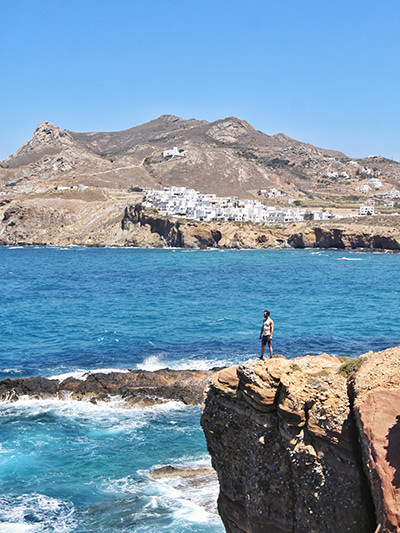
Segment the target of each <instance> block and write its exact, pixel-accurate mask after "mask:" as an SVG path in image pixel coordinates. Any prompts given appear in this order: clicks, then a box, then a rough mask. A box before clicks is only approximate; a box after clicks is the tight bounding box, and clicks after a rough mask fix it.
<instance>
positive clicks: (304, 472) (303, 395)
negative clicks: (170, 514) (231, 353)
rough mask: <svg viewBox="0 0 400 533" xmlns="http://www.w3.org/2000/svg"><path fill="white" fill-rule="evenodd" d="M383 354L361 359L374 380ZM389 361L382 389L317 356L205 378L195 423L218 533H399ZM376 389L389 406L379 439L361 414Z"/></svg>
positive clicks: (395, 380)
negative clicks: (209, 465) (220, 526)
mask: <svg viewBox="0 0 400 533" xmlns="http://www.w3.org/2000/svg"><path fill="white" fill-rule="evenodd" d="M387 352H388V351H385V352H381V353H380V354H369V355H368V356H365V358H364V359H363V360H362V361H363V362H364V364H363V365H362V368H363V367H364V368H365V369H366V370H365V369H364V370H363V372H364V373H365V372H366V373H367V374H368V376H369V375H371V374H372V375H375V376H377V369H379V368H380V366H381V365H382V364H384V363H385V360H387V357H388V356H387ZM399 357H400V348H397V349H393V355H392V356H391V361H392V363H393V364H392V365H391V368H390V370H389V371H387V370H385V372H386V375H390V376H391V377H390V379H389V378H387V379H386V381H384V380H382V379H375V380H372V381H371V380H369V381H367V380H366V378H365V374H361V373H360V378H359V377H358V375H357V374H356V376H355V377H354V375H353V374H351V375H350V377H349V376H346V375H343V374H342V372H341V368H342V361H340V360H339V359H338V358H336V357H330V356H328V355H326V354H324V355H321V356H318V357H310V356H307V357H301V358H296V359H292V360H286V359H283V358H282V359H281V358H277V359H270V360H267V361H258V360H249V361H247V362H246V363H244V364H242V365H241V366H239V367H230V368H228V369H225V370H222V371H221V372H219V373H218V374H217V375H215V376H214V377H213V379H212V383H211V385H210V388H209V390H208V393H207V396H206V399H205V403H204V407H203V413H202V425H203V428H204V432H205V435H206V439H207V445H208V449H209V452H210V454H211V457H212V461H213V466H214V468H215V469H216V471H217V473H218V477H219V482H220V496H219V501H218V506H219V512H220V514H221V517H222V519H223V521H224V524H225V527H226V530H227V531H228V532H232V533H236V532H237V533H239V532H248V533H264V532H265V533H267V532H272V533H274V532H277V533H283V532H296V533H298V532H304V533H305V532H315V533H323V532H324V533H325V532H332V533H340V532H345V531H352V532H355V533H356V532H357V533H363V532H365V533H367V532H368V533H369V532H373V531H375V529H376V526H377V524H380V526H381V531H398V530H399V529H398V528H399V527H400V513H399V509H400V505H399V503H400V500H399V497H400V491H399V484H398V476H399V472H400V468H399V463H396V457H397V458H398V457H399V454H398V452H396V450H399V449H400V438H399V431H398V430H397V433H396V428H398V426H399V422H398V420H399V417H400V402H399V401H398V400H399V399H400V395H399V394H398V390H396V389H398V388H399V387H398V385H399V367H398V366H397V363H396V358H397V359H398V358H399ZM395 363H396V364H395ZM382 368H383V367H382ZM359 372H361V370H360V371H359ZM365 383H368V385H367V386H365ZM378 389H379V394H378V396H379V395H382V394H383V393H384V394H390V400H391V408H390V409H387V410H388V411H389V412H388V413H387V415H386V418H385V422H384V423H383V426H382V427H380V429H379V431H378V430H377V426H376V419H377V418H379V417H378V416H377V414H376V409H375V410H371V409H370V407H369V406H370V405H371V402H372V403H373V404H374V405H375V406H377V405H378V400H377V398H378V397H375V396H374V397H373V399H371V391H378ZM381 400H382V398H381ZM354 402H355V403H354ZM382 402H384V400H382ZM382 402H381V404H379V405H382ZM373 413H375V414H373ZM396 413H397V414H396ZM371 414H372V415H371ZM371 416H372V419H371ZM374 417H375V418H374ZM396 417H397V418H396ZM396 424H397V425H396ZM372 435H375V437H376V439H375V440H374V439H373V437H372ZM388 435H389V437H388ZM388 450H389V451H388ZM393 480H394V481H393ZM396 480H397V481H396Z"/></svg>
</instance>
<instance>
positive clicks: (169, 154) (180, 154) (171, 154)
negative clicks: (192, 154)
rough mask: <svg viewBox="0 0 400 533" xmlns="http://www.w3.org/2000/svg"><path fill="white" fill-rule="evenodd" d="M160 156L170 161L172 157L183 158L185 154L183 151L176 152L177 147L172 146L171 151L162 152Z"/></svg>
mask: <svg viewBox="0 0 400 533" xmlns="http://www.w3.org/2000/svg"><path fill="white" fill-rule="evenodd" d="M162 155H163V157H169V158H171V159H172V158H173V157H185V152H184V151H182V152H180V151H179V150H178V147H177V146H174V147H173V148H172V150H164V152H163V153H162Z"/></svg>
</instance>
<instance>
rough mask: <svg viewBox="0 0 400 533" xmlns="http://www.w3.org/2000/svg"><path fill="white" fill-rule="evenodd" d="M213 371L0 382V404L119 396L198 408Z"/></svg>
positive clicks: (96, 374)
mask: <svg viewBox="0 0 400 533" xmlns="http://www.w3.org/2000/svg"><path fill="white" fill-rule="evenodd" d="M215 372H216V370H170V369H168V368H165V369H163V370H157V371H154V372H150V371H146V370H131V371H129V372H111V373H107V374H104V373H101V372H93V373H88V374H87V375H86V376H84V378H83V379H76V378H73V377H69V378H67V379H64V380H57V379H46V378H42V377H32V378H20V379H5V380H3V381H0V400H2V401H16V400H18V399H19V398H20V397H21V396H30V397H34V398H51V397H59V398H64V397H69V398H72V399H74V400H87V401H91V402H97V401H99V400H100V401H108V400H110V399H111V398H113V397H115V396H120V397H122V399H123V400H124V401H125V402H127V403H128V404H135V403H140V404H145V405H151V404H154V403H158V402H160V401H164V400H179V401H182V402H183V403H185V404H187V405H200V403H201V401H202V398H203V393H204V389H205V387H206V385H207V384H208V382H209V379H210V377H211V376H212V375H213V374H214V373H215Z"/></svg>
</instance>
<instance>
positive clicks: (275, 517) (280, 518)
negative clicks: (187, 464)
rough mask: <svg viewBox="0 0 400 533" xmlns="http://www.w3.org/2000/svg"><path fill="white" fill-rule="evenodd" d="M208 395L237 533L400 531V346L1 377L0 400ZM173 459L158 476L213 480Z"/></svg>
mask: <svg viewBox="0 0 400 533" xmlns="http://www.w3.org/2000/svg"><path fill="white" fill-rule="evenodd" d="M24 396H30V397H32V398H39V399H45V398H59V399H64V398H65V399H69V398H70V399H74V400H84V401H90V402H93V403H97V402H100V401H101V402H103V401H105V402H107V401H111V400H113V399H115V398H116V397H119V398H121V400H122V401H123V402H124V403H125V404H126V405H127V407H129V406H134V405H139V406H149V405H154V404H156V403H159V402H164V401H167V400H179V401H182V402H184V403H185V404H188V405H200V404H202V402H203V408H202V416H201V424H202V426H203V429H204V433H205V436H206V440H207V446H208V450H209V453H210V455H211V459H212V465H213V467H214V469H215V470H216V472H217V474H218V480H219V485H220V495H219V499H218V508H219V513H220V515H221V517H222V520H223V522H224V525H225V528H226V530H227V532H228V533H243V532H245V533H271V532H272V533H289V532H291V533H300V532H304V533H305V532H307V533H308V532H313V533H341V532H345V531H346V532H354V533H373V532H375V531H378V529H377V528H379V531H381V532H396V531H399V530H400V346H399V347H395V348H389V349H387V350H384V351H381V352H377V353H373V352H368V353H366V354H364V355H363V356H360V357H359V358H355V359H349V358H338V357H332V356H329V355H327V354H322V355H319V356H305V357H297V358H294V359H285V358H283V357H280V356H278V357H274V358H272V359H267V360H264V361H261V360H258V359H257V360H254V359H252V360H248V361H246V362H244V363H243V364H241V365H239V366H231V367H228V368H223V369H211V370H208V371H195V370H181V371H180V370H170V369H163V370H158V371H155V372H149V371H144V370H135V371H132V370H129V371H126V372H123V371H121V372H111V373H101V372H93V373H91V372H89V373H88V374H87V375H85V376H83V377H82V378H81V379H77V378H75V377H69V378H66V379H46V378H42V377H31V378H21V379H6V380H3V381H0V400H1V401H6V402H13V401H17V400H18V399H19V398H21V397H24ZM212 475H213V474H212V472H209V471H208V470H207V471H203V470H198V471H197V470H196V471H195V472H191V471H190V472H189V471H188V472H181V471H179V470H177V469H176V468H174V467H171V466H165V467H162V468H161V469H158V470H156V471H154V472H153V473H152V476H153V477H154V478H159V477H168V476H179V477H185V476H187V477H193V478H195V477H196V476H200V477H202V476H203V477H204V476H205V479H208V477H207V476H212Z"/></svg>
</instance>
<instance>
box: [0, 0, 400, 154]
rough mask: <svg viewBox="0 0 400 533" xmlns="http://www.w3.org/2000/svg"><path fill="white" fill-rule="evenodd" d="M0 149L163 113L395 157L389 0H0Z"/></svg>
mask: <svg viewBox="0 0 400 533" xmlns="http://www.w3.org/2000/svg"><path fill="white" fill-rule="evenodd" d="M0 21H1V22H0V24H1V30H0V73H1V78H0V160H2V159H4V158H5V157H7V156H8V155H10V154H11V153H14V152H15V151H16V150H17V149H18V148H19V147H20V146H21V145H22V144H23V143H24V142H26V141H27V140H28V139H29V138H30V137H31V136H32V134H33V132H34V130H35V129H36V126H37V125H38V124H39V123H40V122H42V121H44V120H49V121H50V122H53V123H54V124H55V125H56V126H59V127H61V128H64V129H67V130H72V131H78V132H84V131H118V130H123V129H127V128H131V127H132V126H136V125H139V124H142V123H144V122H148V121H150V120H152V119H154V118H157V117H158V116H160V115H163V114H170V115H177V116H180V117H182V118H185V119H189V118H197V119H199V120H200V119H206V120H209V121H214V120H217V119H220V118H224V117H228V116H232V115H233V116H236V117H238V118H240V119H244V120H247V121H248V122H249V123H250V124H251V125H252V126H254V127H255V128H256V129H258V130H261V131H263V132H264V133H267V134H269V135H272V134H275V133H279V132H283V133H285V134H286V135H289V136H290V137H293V138H295V139H298V140H300V141H304V142H309V143H312V144H314V145H316V146H320V147H323V148H330V149H335V150H340V151H342V152H344V153H345V154H347V155H349V156H350V157H363V156H367V155H382V156H385V157H388V158H390V159H395V160H397V161H400V0H385V1H384V2H380V3H378V2H376V0H374V1H371V0H335V1H331V0H322V1H321V0H318V1H315V0H309V1H307V0H286V1H285V0H280V1H278V0H274V1H272V0H247V1H246V2H245V1H243V0H242V1H238V0H213V1H209V0H196V1H191V0H174V1H169V0H146V1H143V0H68V1H67V0H0Z"/></svg>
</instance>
